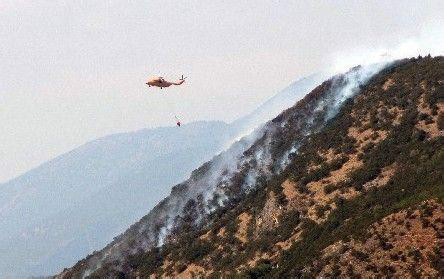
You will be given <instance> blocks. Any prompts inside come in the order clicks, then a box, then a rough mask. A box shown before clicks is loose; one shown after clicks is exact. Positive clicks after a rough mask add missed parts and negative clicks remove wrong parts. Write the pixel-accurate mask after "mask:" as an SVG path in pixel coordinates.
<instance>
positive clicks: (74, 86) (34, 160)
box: [0, 0, 444, 182]
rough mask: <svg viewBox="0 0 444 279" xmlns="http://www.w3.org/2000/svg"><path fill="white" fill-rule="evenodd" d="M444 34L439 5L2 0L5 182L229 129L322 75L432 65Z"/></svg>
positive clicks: (0, 140) (443, 5)
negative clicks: (164, 139) (102, 148)
mask: <svg viewBox="0 0 444 279" xmlns="http://www.w3.org/2000/svg"><path fill="white" fill-rule="evenodd" d="M443 26H444V1H442V0H437V1H424V0H423V1H349V0H347V1H257V0H256V1H239V0H236V1H193V0H187V1H166V0H162V1H151V0H145V1H92V0H89V1H60V0H59V1H52V0H51V1H38V0H33V1H24V0H17V1H11V0H6V1H5V0H0V38H1V40H0V121H1V122H0V124H1V126H0V182H1V181H5V180H8V179H10V178H12V177H14V176H16V175H18V174H21V173H22V172H24V171H26V170H29V169H30V168H32V167H34V166H36V165H38V164H40V163H42V162H44V161H46V160H48V159H50V158H53V157H55V156H56V155H58V154H61V153H63V152H66V151H68V150H70V149H72V148H74V147H76V146H78V145H80V144H82V143H84V142H86V141H89V140H92V139H95V138H97V137H100V136H103V135H107V134H110V133H115V132H122V131H131V130H136V129H140V128H145V127H155V126H160V125H174V119H173V115H174V114H178V115H180V117H181V118H182V119H183V121H184V122H189V121H194V120H214V119H220V120H225V121H231V120H234V119H236V118H237V117H239V116H241V115H244V114H246V113H248V112H249V111H251V110H252V109H254V108H255V107H256V106H258V104H260V103H261V102H263V101H264V100H266V99H267V98H269V97H271V96H272V95H274V94H276V92H277V91H279V90H280V89H282V88H284V87H285V86H286V85H288V84H289V83H290V82H292V81H294V80H295V79H298V78H300V77H302V76H304V75H307V74H310V73H313V72H316V71H319V70H322V69H324V68H325V67H328V68H332V67H333V68H334V67H340V68H341V69H342V68H344V69H345V68H346V67H348V66H352V64H353V63H360V62H361V60H362V59H363V58H369V57H378V56H380V54H382V53H384V52H385V51H389V53H390V54H391V55H392V56H393V57H401V56H402V55H417V53H419V52H425V51H431V52H432V53H433V54H437V53H439V51H440V50H442V48H441V47H442V46H444V42H443V39H442V38H444V33H443V28H444V27H443ZM181 74H185V75H186V76H188V77H189V78H188V80H187V82H186V84H185V85H184V86H181V87H176V88H169V89H163V90H162V91H160V90H159V89H153V88H150V89H148V88H147V87H146V86H145V85H144V82H145V79H146V78H147V77H148V76H152V75H162V76H164V77H165V78H172V79H174V78H177V77H179V76H180V75H181ZM164 93H165V94H166V95H164Z"/></svg>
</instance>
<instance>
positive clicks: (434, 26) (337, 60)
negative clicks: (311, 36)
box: [330, 19, 444, 73]
mask: <svg viewBox="0 0 444 279" xmlns="http://www.w3.org/2000/svg"><path fill="white" fill-rule="evenodd" d="M443 26H444V19H435V20H434V21H429V22H426V23H424V24H423V26H422V28H421V32H420V33H419V34H418V35H417V36H412V37H410V38H406V39H404V40H403V41H401V42H399V43H398V44H394V45H388V46H380V47H377V48H374V47H373V48H371V49H368V48H367V49H366V48H361V49H356V50H354V51H350V50H347V52H346V53H335V54H333V56H334V59H333V63H332V65H331V66H330V68H331V71H332V72H335V73H340V72H344V71H346V70H347V69H350V68H351V67H354V66H356V65H363V66H364V65H371V64H380V63H387V62H392V61H394V60H399V59H403V58H409V57H417V56H419V55H421V56H426V55H428V54H430V55H432V56H439V55H444V28H443Z"/></svg>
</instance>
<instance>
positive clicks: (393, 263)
mask: <svg viewBox="0 0 444 279" xmlns="http://www.w3.org/2000/svg"><path fill="white" fill-rule="evenodd" d="M381 69H382V71H380V72H379V70H381ZM378 72H379V73H378ZM355 94H357V95H356V96H355ZM443 129H444V58H443V57H436V58H431V57H426V58H418V59H414V58H413V59H406V60H402V61H398V62H396V63H393V64H391V65H373V66H370V67H356V68H354V69H352V70H351V71H350V72H349V73H347V74H345V75H339V76H336V77H334V78H332V79H330V80H328V81H326V82H324V83H323V84H322V85H320V86H319V87H317V88H316V89H315V90H313V91H312V92H311V93H310V94H309V95H308V96H306V97H305V98H304V99H303V100H301V101H300V102H298V103H297V104H296V105H295V106H294V107H292V108H290V109H288V110H286V111H285V112H283V113H282V114H280V115H279V116H278V117H276V118H275V119H273V121H270V122H268V123H267V124H266V125H265V126H264V127H263V128H261V129H260V130H257V131H255V132H254V133H253V134H252V135H250V136H249V137H247V138H244V139H243V140H241V141H240V142H238V143H236V144H235V145H234V146H233V147H231V148H230V149H229V150H227V151H226V152H224V153H222V154H220V155H219V156H217V157H215V158H214V159H213V160H212V161H209V162H208V163H206V164H204V165H203V166H202V167H200V168H199V169H197V170H196V171H194V172H193V174H192V176H191V178H190V179H188V180H187V181H185V182H184V183H181V184H179V185H177V186H175V187H174V189H173V191H172V193H171V194H170V196H169V197H168V198H166V199H165V200H164V201H163V202H161V203H160V204H159V205H157V206H156V207H155V208H154V209H153V210H152V211H151V212H150V213H149V214H148V215H147V216H145V217H144V218H142V219H141V220H140V221H139V222H138V223H136V224H134V225H133V226H131V228H130V229H129V230H127V231H126V232H125V233H124V234H123V235H121V236H119V237H117V238H116V239H115V240H114V241H113V242H112V243H111V244H109V245H108V246H107V247H106V248H105V249H103V250H102V251H100V252H96V253H94V254H93V255H90V256H89V257H87V258H86V259H84V260H82V261H80V262H79V263H77V264H76V265H75V266H74V267H73V268H70V269H67V270H65V271H64V272H63V273H62V274H60V275H58V276H57V277H56V278H85V277H88V278H137V277H141V278H171V277H174V278H191V277H193V275H198V276H199V277H203V278H321V277H322V278H325V277H327V278H328V277H332V278H338V277H340V278H359V277H360V278H377V277H379V278H389V277H390V278H393V277H396V278H409V276H410V277H411V278H426V276H429V277H428V278H438V269H439V265H438V262H439V258H438V254H437V253H438V252H437V249H436V248H437V247H436V240H437V236H438V230H439V225H440V224H439V219H438V217H439V216H443V215H442V214H443V212H442V210H443V198H444V195H443V193H444V191H443V190H444V189H443V181H444V171H443V166H444V132H443ZM388 259H390V260H388Z"/></svg>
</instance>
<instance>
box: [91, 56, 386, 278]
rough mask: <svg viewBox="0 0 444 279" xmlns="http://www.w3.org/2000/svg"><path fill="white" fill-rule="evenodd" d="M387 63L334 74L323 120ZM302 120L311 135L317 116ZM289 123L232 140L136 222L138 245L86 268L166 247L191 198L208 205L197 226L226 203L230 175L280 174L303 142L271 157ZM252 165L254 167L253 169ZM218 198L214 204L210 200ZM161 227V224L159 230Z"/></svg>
mask: <svg viewBox="0 0 444 279" xmlns="http://www.w3.org/2000/svg"><path fill="white" fill-rule="evenodd" d="M388 64H389V62H381V63H373V64H368V65H363V66H361V67H356V68H354V69H353V70H352V71H349V72H348V73H346V74H345V75H342V76H341V77H335V78H333V80H332V83H333V84H335V83H338V84H337V85H338V86H337V87H334V86H333V87H334V89H332V90H333V91H331V92H328V94H325V95H326V97H324V98H323V99H321V100H319V101H317V103H316V104H315V107H314V111H315V112H321V111H323V112H325V114H324V115H325V118H324V119H323V122H324V123H325V122H327V121H328V120H329V119H331V118H332V117H334V116H335V115H336V114H337V112H338V111H339V109H340V108H341V106H342V104H343V103H344V102H345V101H346V100H347V99H349V98H351V97H353V96H354V95H355V94H357V93H358V92H359V87H360V86H361V85H364V84H365V83H366V82H368V80H369V79H370V78H371V77H373V76H374V75H375V74H377V73H378V72H379V71H380V70H381V69H383V68H384V67H386V66H387V65H388ZM302 121H304V123H305V126H306V127H305V128H304V129H303V130H302V131H301V133H302V134H303V135H305V136H307V135H309V134H310V133H312V132H313V131H312V129H311V126H312V125H313V124H314V114H312V115H311V116H310V117H308V118H307V119H305V118H304V119H303V120H302ZM286 125H289V124H288V123H287V122H286V121H283V122H281V123H278V124H274V123H272V122H268V123H267V124H265V125H260V126H259V127H258V128H257V129H255V130H254V131H253V133H251V134H249V135H247V136H244V137H242V138H241V139H240V140H238V141H236V142H235V143H234V144H232V146H231V147H230V148H229V149H227V150H225V151H223V152H221V153H220V154H219V155H217V156H216V157H215V158H214V159H213V160H212V161H211V163H210V166H209V168H207V169H205V170H202V172H203V173H202V174H201V175H199V174H195V177H194V176H192V177H191V178H190V179H189V180H188V181H186V182H185V183H184V184H183V185H182V186H181V187H180V189H179V188H178V189H177V192H174V190H173V192H172V194H171V195H170V196H169V198H168V199H167V201H166V203H165V204H163V205H162V206H161V207H160V209H158V211H157V212H155V213H153V212H151V213H150V215H151V217H150V218H148V219H146V220H145V221H143V222H140V223H139V224H138V227H137V233H138V236H139V237H138V240H137V241H138V242H137V247H128V246H127V245H116V244H114V245H113V246H111V247H108V248H105V251H104V253H102V255H101V256H100V258H99V260H98V262H96V263H94V264H91V265H89V266H90V267H91V269H90V270H88V273H90V272H92V271H94V270H96V269H97V268H98V267H99V266H100V262H102V261H110V260H112V259H116V256H115V255H119V254H121V251H126V250H129V251H130V252H129V253H133V252H136V251H137V250H138V249H140V248H142V249H144V250H148V249H149V248H150V247H153V246H162V245H163V244H164V243H165V240H166V239H167V237H168V236H169V235H171V232H172V231H173V230H174V228H175V225H176V223H175V222H176V220H177V218H180V217H181V216H182V214H183V210H184V208H185V205H186V204H187V202H188V201H189V200H190V199H194V200H197V199H198V197H199V196H201V197H202V198H203V201H204V205H205V207H204V212H202V213H197V214H198V215H197V218H196V219H195V220H194V223H195V224H199V223H200V222H201V220H202V219H203V218H204V217H205V216H206V215H208V214H209V213H211V212H213V211H214V210H215V209H217V208H218V206H223V205H224V204H225V202H226V201H228V200H229V196H228V195H227V194H226V191H227V190H228V187H229V185H230V183H231V179H232V178H233V177H234V176H235V175H237V174H239V173H240V172H242V171H245V170H246V173H244V176H243V178H244V179H243V184H242V186H241V188H242V190H243V191H244V192H247V191H249V190H250V189H252V188H254V187H256V186H257V178H258V177H259V176H264V175H265V176H268V177H270V175H271V174H272V173H273V172H272V171H270V169H271V168H272V166H273V164H275V163H277V165H278V166H279V167H280V169H278V170H277V172H279V171H281V170H283V169H284V168H285V167H286V166H287V164H288V163H289V162H290V159H289V158H290V155H291V154H294V153H297V152H298V148H299V146H300V142H293V143H292V145H291V146H290V147H289V149H288V150H287V151H286V152H283V155H282V156H281V157H280V158H272V155H271V153H270V150H269V146H270V145H271V142H270V141H271V140H272V137H273V135H274V134H275V131H276V130H279V129H285V128H286V127H285V126H286ZM264 137H265V140H264V141H263V142H260V143H259V144H257V145H255V146H256V147H255V148H254V149H253V151H252V152H253V153H250V154H247V155H245V152H246V151H249V150H251V149H250V148H251V147H252V146H253V145H254V144H255V143H257V141H258V140H259V139H264ZM251 165H254V166H252V167H250V166H251ZM275 173H276V172H275ZM215 198H216V204H217V205H216V206H215V205H214V203H212V201H213V200H214V199H215ZM152 213H153V214H152ZM158 225H160V227H157V229H155V227H156V226H158ZM122 241H123V240H121V242H122ZM122 253H123V252H122ZM126 253H128V252H126ZM96 259H97V258H96ZM86 274H87V273H85V276H86Z"/></svg>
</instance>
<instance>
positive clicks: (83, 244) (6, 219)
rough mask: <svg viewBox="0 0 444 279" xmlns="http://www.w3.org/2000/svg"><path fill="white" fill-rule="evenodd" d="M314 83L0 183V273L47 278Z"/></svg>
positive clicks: (129, 136) (121, 139)
mask: <svg viewBox="0 0 444 279" xmlns="http://www.w3.org/2000/svg"><path fill="white" fill-rule="evenodd" d="M319 80H320V75H313V76H311V77H308V78H304V79H301V80H299V81H297V82H295V83H293V84H292V85H290V86H289V87H288V88H286V89H285V90H283V91H282V92H280V93H278V94H277V95H276V96H274V97H273V98H272V99H270V100H269V101H267V102H266V103H264V104H263V105H262V106H261V107H259V108H258V109H257V110H255V111H254V112H253V113H251V114H250V115H247V116H246V117H243V118H242V119H239V120H237V121H235V122H233V123H231V124H226V123H223V122H217V121H210V122H195V123H190V124H186V125H183V126H182V127H181V128H177V127H165V128H156V129H144V130H140V131H136V132H131V133H121V134H115V135H110V136H106V137H103V138H100V139H98V140H95V141H92V142H89V143H86V144H85V145H83V146H81V147H79V148H76V149H74V150H72V151H70V152H68V153H66V154H63V155H61V156H59V157H57V158H55V159H53V160H51V161H48V162H47V163H44V164H42V165H41V166H39V167H37V168H35V169H33V170H31V171H29V172H27V173H25V174H24V175H21V176H19V177H17V178H15V179H13V180H11V181H9V182H7V183H3V184H0V227H1V228H2V229H1V230H0V275H1V276H5V275H11V276H28V275H47V274H54V273H56V272H58V271H60V269H61V268H62V267H63V266H68V265H72V264H74V263H75V261H77V260H78V259H79V258H81V257H84V256H85V255H86V254H88V253H91V252H92V251H94V250H97V249H100V248H102V247H104V246H105V244H106V243H108V242H110V241H111V240H112V239H113V237H114V236H116V235H118V234H119V233H121V232H123V231H124V229H126V228H127V227H128V226H129V225H131V224H132V223H134V222H135V221H137V220H138V219H140V218H141V217H142V216H143V215H144V214H146V213H147V212H148V211H149V210H150V209H152V208H153V207H154V205H155V204H157V203H158V202H159V201H160V200H162V199H163V198H164V197H166V196H167V195H168V194H169V193H170V191H171V188H172V186H173V185H175V184H177V183H179V182H181V181H183V180H185V179H186V178H187V177H188V176H189V175H190V173H191V171H192V170H194V169H195V168H197V167H198V166H199V165H200V164H202V163H203V162H205V161H207V160H209V159H210V158H212V157H213V156H214V155H215V154H216V153H218V152H220V151H222V150H223V149H224V148H225V147H226V146H227V145H228V143H230V142H232V141H233V139H235V138H238V137H239V136H240V135H243V134H245V133H249V132H250V131H251V130H253V129H254V128H256V127H257V126H259V125H260V124H261V123H264V122H266V121H267V120H269V119H271V118H272V117H274V116H275V115H277V114H278V113H279V112H280V111H282V110H284V109H286V108H287V107H290V106H291V105H293V104H294V103H295V102H296V101H297V100H298V99H299V98H301V97H302V96H304V95H305V94H306V93H307V92H309V91H310V90H311V89H313V88H314V87H315V86H316V85H317V84H318V82H319ZM1 276H0V278H1Z"/></svg>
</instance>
